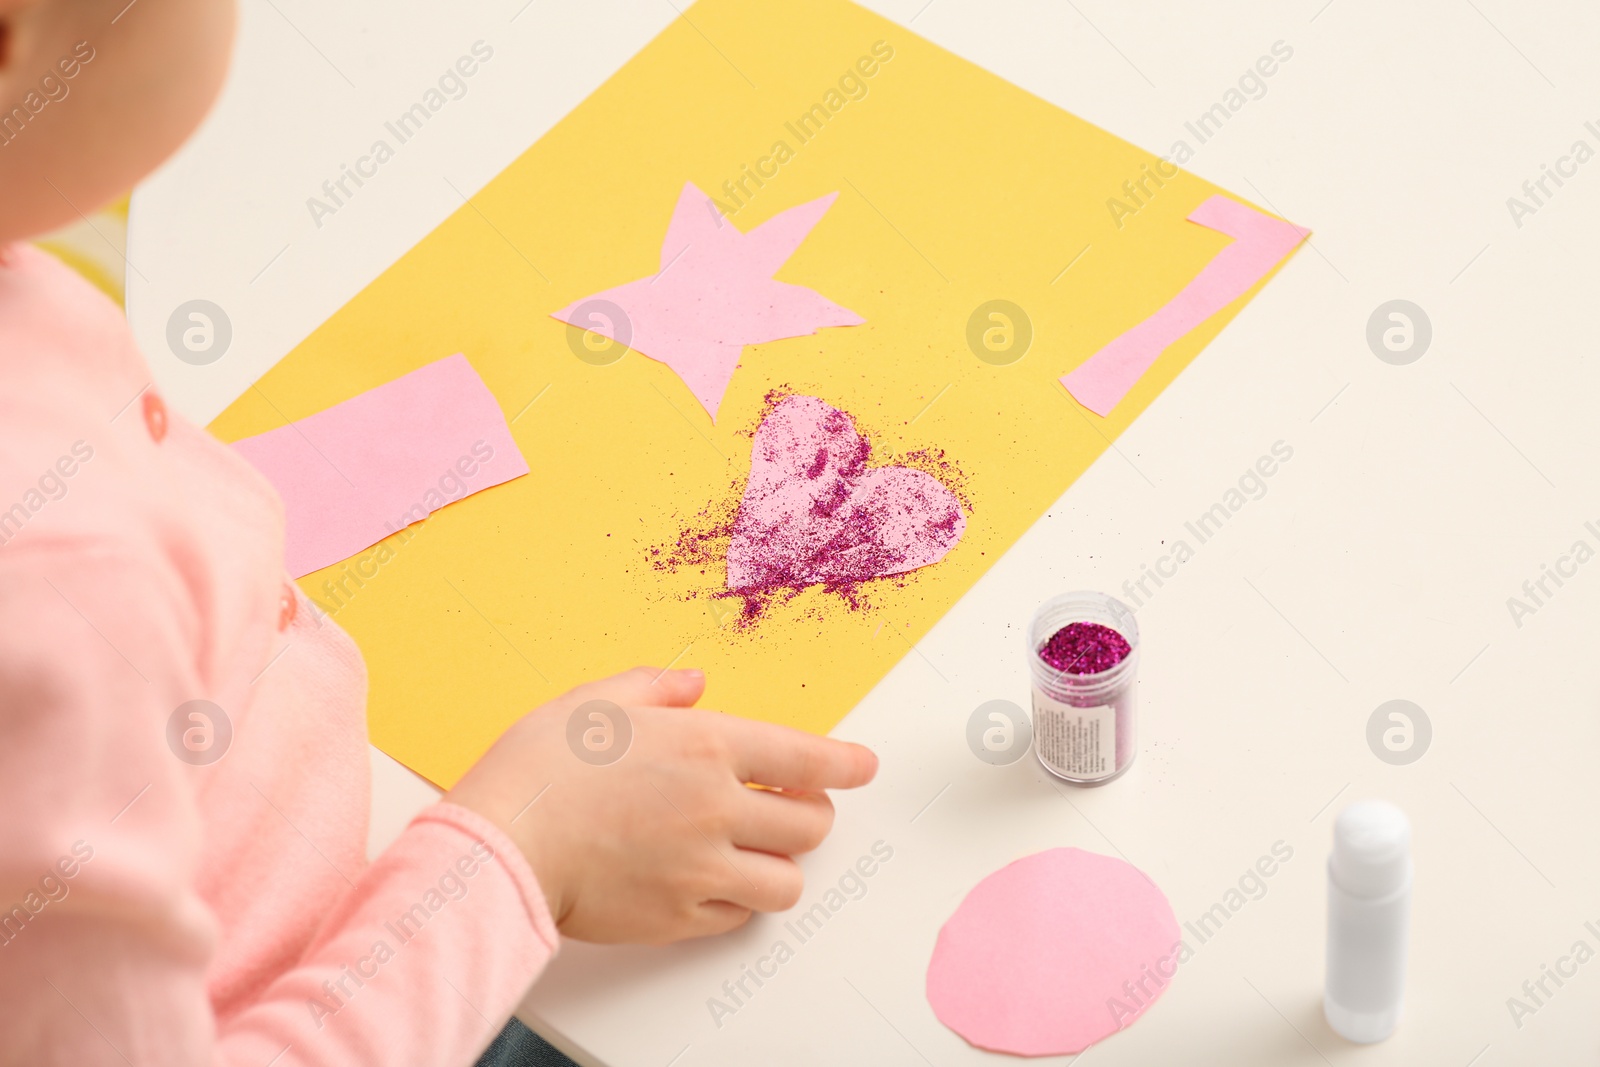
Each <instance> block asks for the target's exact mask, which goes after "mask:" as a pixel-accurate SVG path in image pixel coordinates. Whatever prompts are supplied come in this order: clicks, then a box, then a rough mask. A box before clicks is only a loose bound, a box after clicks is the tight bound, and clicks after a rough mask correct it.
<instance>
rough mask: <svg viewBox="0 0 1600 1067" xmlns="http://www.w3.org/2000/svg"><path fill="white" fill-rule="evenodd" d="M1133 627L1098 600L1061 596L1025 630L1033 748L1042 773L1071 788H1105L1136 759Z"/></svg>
mask: <svg viewBox="0 0 1600 1067" xmlns="http://www.w3.org/2000/svg"><path fill="white" fill-rule="evenodd" d="M1138 663H1139V626H1138V624H1137V623H1135V622H1134V620H1133V611H1132V609H1130V608H1129V607H1128V606H1127V605H1126V604H1124V603H1123V602H1122V601H1120V600H1118V599H1116V598H1115V597H1111V596H1106V595H1105V594H1104V593H1091V592H1080V593H1064V594H1062V595H1061V596H1058V597H1053V598H1052V599H1050V600H1048V601H1046V602H1045V603H1044V604H1043V605H1041V606H1040V608H1039V610H1038V612H1037V613H1035V614H1034V617H1033V624H1032V625H1031V626H1030V627H1029V629H1028V668H1029V673H1030V674H1031V675H1032V678H1033V748H1034V752H1035V754H1036V755H1037V756H1038V757H1039V762H1040V763H1042V764H1044V767H1045V769H1046V770H1048V771H1049V772H1050V773H1051V774H1053V775H1055V776H1056V777H1057V778H1060V779H1062V780H1063V781H1067V782H1072V783H1074V784H1076V785H1098V784H1099V783H1101V782H1109V781H1110V780H1111V779H1113V778H1115V777H1117V776H1118V775H1119V774H1121V773H1122V772H1123V771H1125V770H1127V769H1128V767H1129V765H1131V764H1132V763H1133V758H1134V756H1135V755H1136V754H1137V752H1138V743H1137V740H1136V732H1135V723H1136V720H1137V706H1136V701H1135V693H1134V683H1135V681H1136V680H1137V672H1138Z"/></svg>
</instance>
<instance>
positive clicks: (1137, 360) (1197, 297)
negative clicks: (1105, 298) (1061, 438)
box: [1061, 195, 1310, 416]
mask: <svg viewBox="0 0 1600 1067" xmlns="http://www.w3.org/2000/svg"><path fill="white" fill-rule="evenodd" d="M1189 221H1190V222H1194V223H1198V224H1199V225H1201V226H1205V227H1206V228H1208V229H1212V230H1216V231H1218V232H1220V233H1225V234H1227V235H1228V236H1229V237H1232V238H1233V243H1232V244H1230V245H1228V247H1226V248H1224V249H1223V250H1222V251H1220V252H1218V253H1217V255H1216V258H1215V259H1213V260H1212V261H1211V262H1210V263H1207V264H1206V266H1205V269H1203V270H1202V271H1201V272H1200V273H1199V274H1197V275H1195V278H1194V281H1192V282H1190V283H1189V284H1188V285H1186V286H1184V287H1183V290H1182V291H1181V292H1180V293H1178V295H1177V296H1175V297H1173V298H1172V299H1171V300H1170V301H1168V302H1167V304H1166V305H1165V306H1164V307H1162V309H1161V310H1160V311H1158V312H1156V313H1155V314H1154V315H1152V316H1150V317H1149V318H1148V319H1145V320H1144V321H1143V322H1141V323H1139V325H1137V326H1135V327H1134V328H1133V329H1131V330H1129V331H1128V332H1127V333H1125V334H1122V335H1121V336H1120V337H1118V338H1117V339H1116V340H1115V341H1112V342H1111V343H1110V344H1108V345H1106V346H1105V347H1104V348H1102V349H1101V350H1100V351H1098V352H1096V353H1095V354H1094V355H1092V356H1090V357H1089V359H1088V360H1086V361H1085V362H1084V363H1082V364H1080V365H1079V366H1078V368H1077V369H1076V370H1074V371H1073V372H1072V373H1070V374H1068V375H1066V376H1065V377H1064V378H1062V379H1061V384H1062V385H1064V386H1066V387H1067V392H1069V393H1071V394H1072V395H1073V396H1074V397H1075V398H1077V401H1078V403H1080V404H1082V405H1083V406H1084V407H1086V408H1088V409H1089V410H1090V411H1092V412H1094V413H1095V414H1096V415H1101V416H1105V415H1109V414H1111V409H1112V408H1114V407H1116V406H1117V404H1118V403H1119V402H1120V401H1121V400H1122V398H1123V397H1124V396H1126V395H1127V393H1128V390H1129V389H1132V388H1133V384H1134V383H1135V382H1137V381H1138V380H1139V378H1140V377H1141V376H1142V375H1143V374H1144V372H1145V371H1147V370H1149V369H1150V365H1151V364H1152V363H1154V362H1155V361H1156V357H1158V356H1160V355H1161V353H1162V352H1163V351H1165V350H1166V348H1167V346H1168V345H1171V344H1172V343H1173V342H1174V341H1176V340H1178V338H1180V337H1182V336H1183V335H1184V334H1186V333H1188V332H1189V331H1190V330H1193V329H1194V328H1195V327H1196V326H1199V325H1200V324H1201V323H1202V322H1205V321H1206V320H1207V319H1209V318H1210V317H1211V316H1213V315H1215V314H1216V313H1217V312H1219V311H1221V310H1222V309H1223V308H1225V307H1227V306H1228V305H1229V304H1231V303H1233V302H1234V301H1235V300H1237V299H1239V298H1240V297H1241V296H1243V295H1244V294H1245V293H1247V292H1249V291H1250V289H1251V288H1252V287H1254V286H1255V284H1256V283H1257V282H1259V281H1260V280H1261V279H1262V278H1265V277H1266V276H1267V274H1268V273H1270V272H1271V271H1272V269H1273V268H1274V267H1276V266H1277V265H1278V263H1279V262H1280V261H1282V259H1283V258H1284V257H1285V256H1287V255H1288V254H1289V253H1290V252H1293V251H1294V250H1295V249H1296V248H1297V247H1299V245H1300V242H1301V241H1303V240H1305V237H1306V234H1307V233H1309V232H1310V231H1309V230H1303V229H1301V228H1300V227H1298V226H1294V225H1291V224H1290V223H1287V222H1284V221H1283V220H1282V219H1275V218H1273V217H1272V216H1271V215H1264V214H1262V213H1261V212H1259V211H1256V210H1254V209H1253V208H1249V207H1246V206H1245V205H1244V204H1241V203H1239V202H1238V201H1237V200H1232V199H1230V198H1228V197H1226V196H1221V195H1217V196H1213V197H1211V199H1209V200H1207V201H1206V202H1205V203H1203V204H1201V205H1200V206H1199V207H1197V208H1195V209H1194V210H1193V211H1192V212H1190V213H1189Z"/></svg>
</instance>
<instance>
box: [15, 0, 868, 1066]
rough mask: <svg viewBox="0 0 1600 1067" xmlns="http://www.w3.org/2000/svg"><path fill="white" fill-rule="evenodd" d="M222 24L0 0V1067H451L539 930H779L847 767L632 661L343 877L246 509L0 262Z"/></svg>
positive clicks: (343, 656) (210, 68) (263, 487)
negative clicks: (591, 751)
mask: <svg viewBox="0 0 1600 1067" xmlns="http://www.w3.org/2000/svg"><path fill="white" fill-rule="evenodd" d="M232 30H233V11H232V8H231V4H229V3H226V2H223V0H132V2H130V0H0V249H3V250H0V1013H3V1018H0V1062H4V1063H26V1064H36V1065H37V1064H52V1063H63V1064H67V1063H70V1064H74V1065H82V1064H92V1063H108V1064H110V1063H132V1064H139V1065H143V1064H156V1065H161V1067H183V1065H189V1064H207V1063H222V1064H241V1065H242V1064H249V1065H252V1067H265V1065H267V1064H278V1065H284V1067H287V1065H289V1064H329V1065H341V1067H343V1065H350V1064H366V1063H372V1064H385V1065H397V1064H418V1065H427V1067H440V1065H445V1064H460V1065H467V1064H471V1063H472V1062H473V1061H474V1060H475V1059H476V1057H478V1055H479V1054H480V1053H481V1052H482V1051H483V1049H484V1048H485V1046H486V1045H488V1044H489V1042H490V1041H491V1039H493V1038H495V1036H496V1034H497V1033H498V1032H499V1031H500V1030H501V1027H502V1026H503V1025H504V1024H505V1023H506V1020H507V1019H508V1018H509V1016H510V1014H511V1012H512V1010H513V1008H514V1007H515V1006H516V1005H517V1003H518V1002H519V1001H520V1000H521V998H522V997H523V995H524V994H525V993H526V991H527V989H528V987H529V985H530V984H531V983H532V982H533V981H534V980H535V979H536V978H537V977H538V975H539V972H540V970H541V969H542V968H543V967H544V966H545V964H546V963H547V961H548V960H549V959H550V957H551V955H552V954H553V953H554V952H555V951H556V949H557V945H558V940H559V937H560V936H561V935H565V936H568V937H576V938H581V939H584V940H591V941H634V942H650V943H660V942H667V941H673V940H676V939H679V938H686V937H695V936H700V935H706V934H714V933H717V932H720V931H724V930H728V929H730V928H732V927H735V926H738V925H739V924H740V923H742V922H744V921H745V920H746V919H747V918H749V916H750V914H751V912H752V911H757V910H763V911H770V910H782V909H786V908H788V907H790V906H792V905H793V904H794V903H795V902H796V900H797V899H798V898H799V894H800V890H801V876H800V872H799V868H798V867H797V866H796V864H795V862H794V861H793V859H791V858H790V857H791V856H792V855H794V854H797V853H801V852H804V851H806V850H808V849H812V848H814V847H816V845H817V844H818V843H819V842H820V841H821V840H822V838H823V837H824V835H825V834H826V833H827V831H828V829H829V828H830V826H831V822H832V813H833V809H832V806H831V805H830V803H829V801H828V799H827V796H826V794H825V793H824V792H823V790H826V789H830V788H849V787H854V786H859V785H863V784H865V783H866V782H867V781H869V780H870V779H871V778H872V776H873V773H874V771H875V769H876V766H877V764H876V759H875V758H874V757H873V755H872V754H871V753H870V752H869V751H867V750H866V749H864V748H861V747H859V746H856V745H850V744H845V743H842V742H837V741H832V740H829V739H826V738H821V737H815V736H812V735H809V734H805V733H801V732H798V731H794V730H789V729H786V728H782V727H777V726H772V725H768V724H763V723H758V722H754V721H750V720H745V719H740V718H735V717H731V716H722V715H717V714H714V713H711V712H707V711H697V710H693V709H692V707H691V705H693V704H694V703H695V701H696V700H697V699H698V698H699V696H700V694H701V692H702V690H703V689H704V686H705V679H704V677H703V676H702V675H701V674H700V672H698V671H692V670H679V671H664V672H663V671H655V670H652V669H647V668H639V669H635V670H632V671H629V672H626V673H624V674H620V675H617V676H615V677H613V678H608V679H605V680H603V681H597V682H592V683H589V684H587V685H584V686H580V687H579V688H578V689H576V690H574V691H572V692H571V693H568V694H566V695H565V696H563V697H560V698H558V699H557V700H554V701H552V702H551V703H550V704H548V705H546V706H545V707H542V708H539V709H536V710H534V711H533V712H531V713H529V714H528V715H527V716H526V717H525V718H523V719H522V720H521V721H520V722H518V723H517V724H516V725H515V726H513V727H512V728H511V730H510V731H508V732H507V733H506V735H505V736H504V737H502V738H501V739H500V741H499V742H498V743H497V744H496V745H495V746H494V748H493V749H491V750H490V752H489V753H488V754H487V755H485V756H484V757H483V759H482V760H481V761H480V762H479V763H478V764H477V765H476V766H475V767H474V768H473V769H472V770H471V771H470V772H469V773H468V774H467V775H466V776H465V777H464V778H462V780H461V781H460V783H459V784H458V785H457V786H456V787H455V788H454V789H452V790H451V791H450V792H449V793H448V794H447V795H446V796H445V797H444V799H443V800H442V802H440V803H439V804H437V805H435V806H434V807H432V808H430V809H428V810H427V811H425V812H423V813H422V814H421V815H420V816H418V818H417V819H416V820H415V821H414V822H413V823H412V824H411V825H410V826H409V827H408V828H407V829H406V831H405V832H404V833H403V834H401V836H400V838H399V839H398V840H397V841H396V842H395V843H394V845H393V846H392V847H390V848H389V849H388V850H387V851H386V852H384V853H383V854H382V855H380V856H379V857H378V858H377V859H376V860H375V861H373V862H372V863H370V864H369V863H368V862H367V861H366V858H365V855H364V842H365V840H366V828H367V815H368V788H367V786H368V783H367V767H368V763H367V752H366V736H365V721H364V715H363V704H364V701H365V674H364V671H363V667H362V663H361V658H360V655H359V653H358V652H357V650H356V648H355V646H354V645H353V644H352V643H351V642H350V640H349V639H348V638H347V637H346V636H345V635H344V634H342V633H341V632H340V631H339V629H338V628H337V627H336V626H335V625H334V624H333V623H332V621H331V620H328V619H326V618H324V617H320V616H319V615H318V613H317V612H315V611H313V610H312V608H311V606H310V604H309V602H308V601H307V600H306V599H305V598H304V597H303V596H302V595H301V594H300V592H299V591H298V590H297V589H296V588H295V586H294V585H293V583H291V582H289V581H287V580H286V579H285V577H284V573H283V563H282V559H283V556H282V552H283V543H282V539H283V516H282V511H281V505H280V504H279V502H278V500H277V498H276V497H275V496H274V494H273V492H272V490H271V489H270V488H269V487H268V486H267V484H266V483H265V481H263V480H262V479H261V478H260V477H258V476H257V475H256V474H255V473H254V471H253V470H251V469H250V468H249V467H248V466H247V465H246V464H245V463H244V462H243V461H242V460H241V459H239V458H238V457H237V456H236V455H235V454H234V453H233V452H232V451H231V450H230V449H228V448H225V447H223V446H222V445H221V444H219V443H218V442H216V441H215V440H213V439H212V438H210V437H209V436H208V435H207V434H206V433H205V432H204V431H202V430H200V429H197V428H195V427H193V426H191V425H189V424H188V423H186V422H185V421H184V420H183V419H181V418H179V417H178V416H177V415H175V414H174V413H172V412H171V411H169V410H168V409H167V408H166V406H165V404H164V403H163V402H162V399H161V394H160V391H159V389H157V388H156V387H155V386H154V385H153V384H152V383H151V376H150V371H149V369H148V368H147V367H146V365H145V363H144V360H143V359H142V357H141V356H140V354H139V353H138V351H137V350H136V349H135V347H134V343H133V338H132V336H131V335H130V333H129V330H128V328H127V325H126V323H125V322H124V320H123V319H122V316H121V315H120V313H119V312H118V310H117V309H116V307H115V306H114V305H112V304H111V303H110V302H109V301H108V300H106V299H105V298H104V297H103V296H101V295H100V294H99V293H98V292H96V291H95V290H94V289H93V288H92V287H91V286H89V285H88V284H87V283H85V282H82V281H80V280H79V279H78V278H77V276H75V275H73V274H72V273H71V272H70V271H68V270H67V269H66V268H65V267H63V266H62V265H61V264H59V263H58V262H56V261H54V260H52V259H51V258H49V257H48V256H47V255H45V254H44V253H42V252H40V251H38V250H36V249H32V248H30V247H27V246H24V245H20V244H16V243H13V242H16V241H17V240H19V239H21V238H25V237H28V236H30V235H34V234H39V233H41V232H44V231H46V230H49V229H51V228H53V227H56V226H59V225H61V224H63V223H65V222H69V221H72V220H74V219H77V218H79V217H81V216H82V215H83V214H84V213H85V212H87V211H90V210H92V209H93V208H95V207H96V206H98V205H100V204H103V203H104V202H106V201H108V200H110V199H111V198H112V197H114V196H116V195H118V193H119V192H120V191H122V190H125V189H126V188H128V187H129V186H131V185H132V184H133V183H134V182H135V181H137V180H138V179H139V178H140V177H141V176H142V175H144V174H145V173H147V172H148V171H150V170H151V169H152V168H153V167H154V166H156V164H158V163H159V162H160V161H161V160H162V159H163V158H164V157H165V156H166V155H167V154H168V153H169V152H171V151H172V149H173V148H174V147H175V146H176V145H177V144H178V143H179V142H180V141H181V140H182V139H183V138H184V137H185V136H187V134H188V133H189V132H190V131H191V130H192V129H193V127H194V126H195V125H196V123H198V122H199V120H200V118H201V117H202V115H203V114H204V112H205V111H206V108H207V107H208V105H209V103H210V101H211V99H212V98H213V96H214V95H215V93H216V91H217V88H218V86H219V84H220V82H221V80H222V77H223V74H224V70H225V68H226V60H227V53H228V48H229V42H230V37H231V34H232ZM591 700H605V701H609V702H611V703H613V704H615V705H617V706H620V707H621V708H624V709H625V710H626V712H627V714H628V715H629V716H630V718H631V720H632V724H633V732H634V736H633V742H632V747H631V748H630V749H629V751H628V753H627V755H626V758H624V759H622V760H620V761H619V762H617V763H615V764H613V765H610V766H603V767H597V766H591V765H589V764H588V763H585V762H584V761H582V760H580V759H578V758H577V757H576V756H575V755H574V754H573V753H572V752H571V751H570V750H569V749H568V747H567V745H566V742H565V730H566V723H567V718H568V716H569V714H570V713H571V712H572V711H573V710H574V709H575V708H577V707H578V706H579V705H580V704H583V703H586V702H588V701H591ZM449 711H450V709H449V708H440V709H439V713H440V714H441V715H448V714H449ZM194 731H199V736H200V737H201V738H203V739H204V740H205V742H206V743H205V744H203V745H200V746H196V745H195V744H193V743H191V742H193V741H194V739H195V737H196V734H195V733H194ZM212 751H221V752H222V753H223V754H224V756H225V758H221V759H211V758H210V757H209V756H207V755H206V753H208V752H212ZM749 784H760V785H764V786H768V787H773V788H767V789H752V788H748V785H749ZM535 798H537V802H536V803H533V801H534V800H535ZM502 1043H503V1042H502Z"/></svg>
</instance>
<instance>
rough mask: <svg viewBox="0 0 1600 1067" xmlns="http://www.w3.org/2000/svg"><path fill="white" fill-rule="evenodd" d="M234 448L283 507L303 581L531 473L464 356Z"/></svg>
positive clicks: (292, 556)
mask: <svg viewBox="0 0 1600 1067" xmlns="http://www.w3.org/2000/svg"><path fill="white" fill-rule="evenodd" d="M233 447H234V449H235V450H237V451H238V453H239V454H240V455H242V456H243V457H244V458H245V459H247V460H249V461H250V463H251V465H252V466H254V467H255V468H256V469H257V470H258V471H260V472H261V473H262V474H264V475H266V477H267V481H269V482H271V483H272V486H273V488H274V489H276V490H277V491H278V496H279V497H281V498H282V500H283V507H284V559H285V563H286V565H287V566H288V569H289V573H290V575H292V576H293V577H295V578H299V577H302V576H304V575H307V574H310V573H311V572H312V571H316V570H320V569H321V568H323V567H326V566H328V565H329V564H331V563H337V562H339V561H340V560H342V559H348V558H349V557H350V556H353V555H355V554H356V553H357V552H360V551H361V550H362V549H364V548H368V547H370V546H372V545H375V544H377V543H378V542H379V541H381V540H383V539H384V538H385V537H388V536H389V535H390V534H392V533H395V532H396V531H398V530H400V529H403V528H404V527H406V526H408V525H410V524H411V523H414V522H420V521H421V520H422V519H425V518H427V517H428V515H429V514H430V513H432V512H434V511H437V510H438V509H439V508H442V507H444V506H445V505H446V504H449V503H453V502H454V501H457V500H460V499H462V498H463V497H467V496H470V495H472V494H473V493H476V492H479V491H481V490H484V489H487V488H489V487H490V486H493V485H499V484H501V483H502V482H506V481H509V480H511V479H512V478H516V477H519V476H521V475H524V474H527V473H528V464H527V463H526V462H525V461H524V460H523V458H522V453H521V452H520V451H518V449H517V444H516V442H515V441H513V440H512V439H511V431H510V429H509V428H508V427H507V426H506V420H505V416H504V415H502V414H501V413H500V405H499V404H498V403H496V401H495V398H494V396H493V394H491V393H490V392H489V389H488V387H487V386H485V385H484V384H483V379H482V378H479V377H478V374H477V372H476V371H474V370H473V369H472V364H470V363H468V362H467V357H465V356H463V355H454V356H449V357H447V358H445V359H441V360H439V361H438V362H436V363H430V364H428V365H427V366H425V367H422V368H420V369H418V370H414V371H412V372H411V373H410V374H407V375H404V376H402V377H400V378H396V379H395V380H394V381H392V382H388V383H387V384H384V385H380V386H378V387H377V388H376V389H369V390H368V391H367V392H365V393H362V394H361V395H359V396H355V397H351V398H350V399H349V400H346V401H344V402H343V403H340V404H335V405H334V406H333V407H331V408H328V409H327V410H325V411H319V412H317V413H316V414H315V415H311V416H308V417H307V418H304V419H300V420H298V421H296V422H293V423H290V424H289V425H287V426H281V427H279V428H278V429H276V430H269V431H267V432H266V433H264V434H259V435H257V436H255V437H246V438H245V439H244V440H242V441H236V442H234V445H233Z"/></svg>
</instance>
